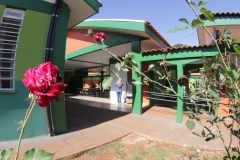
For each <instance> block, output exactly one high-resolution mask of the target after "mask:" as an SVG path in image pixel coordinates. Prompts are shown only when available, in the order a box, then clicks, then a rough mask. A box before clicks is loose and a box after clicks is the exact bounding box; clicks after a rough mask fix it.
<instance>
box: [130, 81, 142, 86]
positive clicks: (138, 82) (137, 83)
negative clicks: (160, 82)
mask: <svg viewBox="0 0 240 160" xmlns="http://www.w3.org/2000/svg"><path fill="white" fill-rule="evenodd" d="M132 83H133V84H134V85H139V84H142V82H140V81H132Z"/></svg>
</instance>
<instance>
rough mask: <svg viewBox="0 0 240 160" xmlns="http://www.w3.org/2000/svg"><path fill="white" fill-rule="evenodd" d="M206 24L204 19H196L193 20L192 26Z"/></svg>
mask: <svg viewBox="0 0 240 160" xmlns="http://www.w3.org/2000/svg"><path fill="white" fill-rule="evenodd" d="M203 25H204V22H203V21H200V20H198V19H194V20H193V21H192V27H197V26H203Z"/></svg>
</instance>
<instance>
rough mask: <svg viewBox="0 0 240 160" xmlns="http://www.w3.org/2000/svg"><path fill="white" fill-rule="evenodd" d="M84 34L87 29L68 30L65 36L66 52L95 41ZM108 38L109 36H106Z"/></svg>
mask: <svg viewBox="0 0 240 160" xmlns="http://www.w3.org/2000/svg"><path fill="white" fill-rule="evenodd" d="M86 34H87V31H86V33H83V32H76V31H69V32H68V36H67V45H66V54H69V53H71V52H74V51H77V50H79V49H82V48H84V47H88V46H90V45H93V44H95V41H94V40H93V39H92V37H90V36H86ZM110 38H111V37H110V36H107V39H110ZM107 39H106V40H107Z"/></svg>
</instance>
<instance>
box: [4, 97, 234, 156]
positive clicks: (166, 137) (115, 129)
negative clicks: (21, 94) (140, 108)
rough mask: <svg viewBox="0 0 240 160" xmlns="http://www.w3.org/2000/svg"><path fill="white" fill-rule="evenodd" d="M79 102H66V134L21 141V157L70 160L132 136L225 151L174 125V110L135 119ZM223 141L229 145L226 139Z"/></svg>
mask: <svg viewBox="0 0 240 160" xmlns="http://www.w3.org/2000/svg"><path fill="white" fill-rule="evenodd" d="M74 101H75V102H74ZM78 102H80V101H78ZM78 102H77V101H76V100H74V98H70V97H68V98H66V109H67V110H74V112H71V113H69V112H67V115H69V114H71V116H70V117H71V118H72V119H68V118H69V117H68V118H67V121H68V123H71V125H72V127H70V128H69V129H70V130H69V133H66V134H62V135H59V136H55V137H49V136H47V135H46V136H42V137H36V138H30V139H23V140H22V146H21V148H20V154H21V155H22V154H23V153H24V152H25V151H26V150H28V149H30V148H41V149H45V150H47V151H48V152H51V153H55V156H54V159H60V158H64V157H69V158H71V157H74V155H77V154H79V153H81V152H83V151H86V150H89V149H92V148H95V147H98V146H101V145H103V144H106V143H109V142H111V141H114V140H116V139H119V138H121V137H123V136H125V135H128V134H130V133H133V132H134V133H139V134H141V135H143V136H146V137H148V138H150V139H155V140H159V141H165V142H171V143H176V144H180V145H184V144H185V145H186V146H188V147H191V146H195V147H198V148H199V149H201V148H206V149H216V150H220V149H221V150H223V149H224V148H223V145H222V143H221V142H220V140H214V141H210V142H206V141H205V140H204V139H201V138H199V137H197V136H195V135H193V134H192V133H191V132H190V131H189V130H188V129H187V127H186V126H185V121H186V120H187V117H183V123H182V124H178V123H176V122H175V116H176V110H172V109H169V108H164V107H156V106H153V107H151V108H150V109H149V110H147V111H146V112H144V113H143V114H142V115H136V114H132V113H127V112H118V111H114V110H106V109H103V108H96V107H95V104H97V103H102V102H98V100H97V99H96V100H95V104H94V103H92V105H93V106H86V105H82V104H81V103H78ZM89 104H90V103H89ZM92 110H94V112H92ZM203 118H204V117H203ZM194 131H195V132H198V133H201V131H202V127H201V126H199V125H196V128H195V129H194ZM227 133H228V132H227V130H226V129H225V127H224V130H223V134H224V135H227ZM226 140H227V141H228V137H226ZM233 143H235V145H237V144H236V143H238V141H236V140H233ZM16 145H17V141H10V142H9V141H8V142H1V143H0V148H1V149H6V148H13V149H14V150H15V149H16V148H15V147H16ZM21 155H20V157H21Z"/></svg>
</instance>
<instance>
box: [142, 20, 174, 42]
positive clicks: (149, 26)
mask: <svg viewBox="0 0 240 160" xmlns="http://www.w3.org/2000/svg"><path fill="white" fill-rule="evenodd" d="M145 24H146V26H147V27H148V28H149V29H151V30H152V31H153V32H154V33H155V34H156V35H157V36H158V37H159V38H160V39H161V40H163V42H164V43H165V44H166V45H167V46H168V47H172V46H171V44H169V43H168V41H167V40H166V39H165V38H164V37H163V36H162V35H161V34H160V33H159V32H158V31H157V30H156V29H155V28H154V27H153V26H152V24H151V23H150V22H148V21H145Z"/></svg>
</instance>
